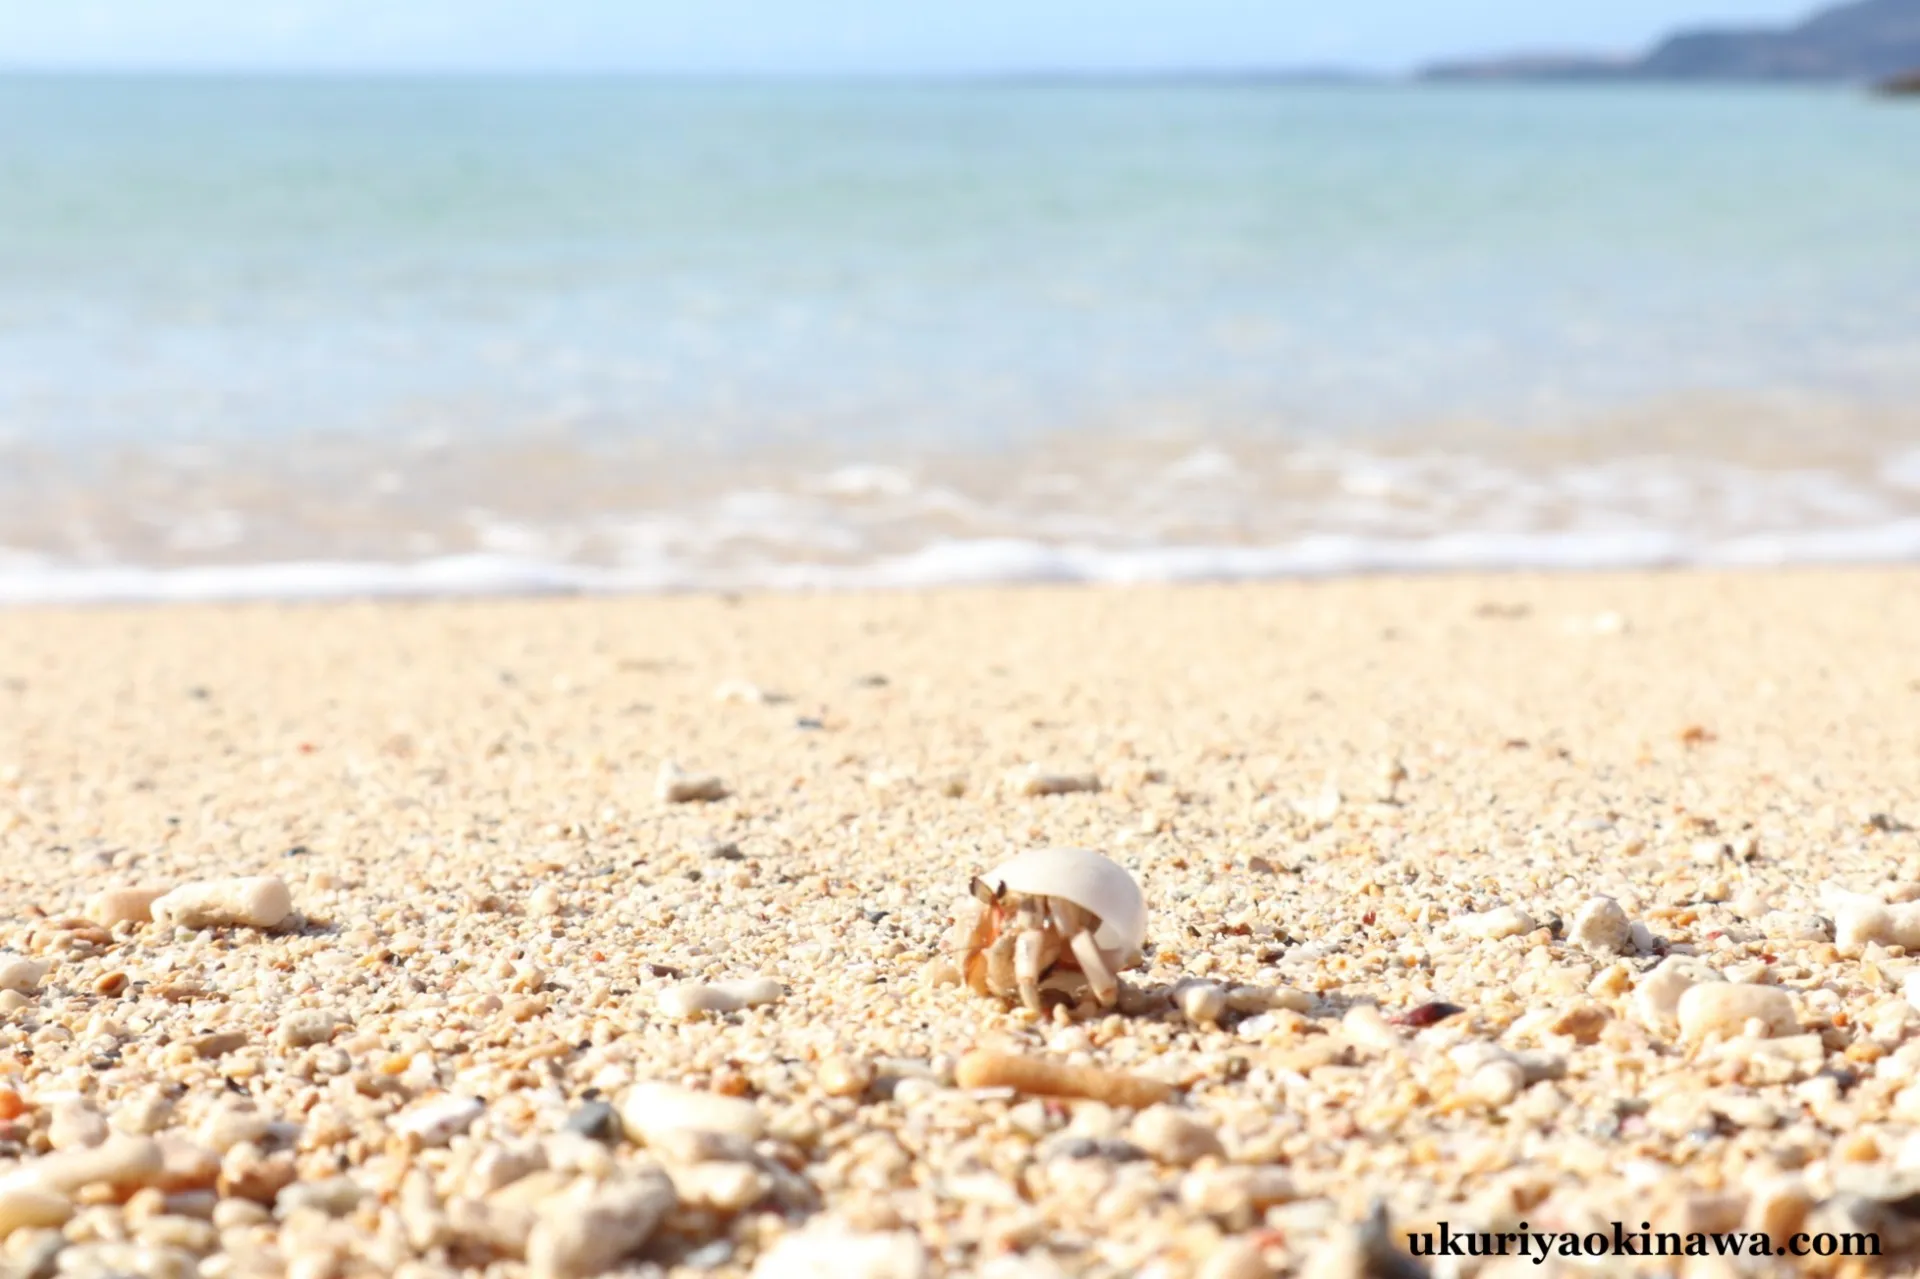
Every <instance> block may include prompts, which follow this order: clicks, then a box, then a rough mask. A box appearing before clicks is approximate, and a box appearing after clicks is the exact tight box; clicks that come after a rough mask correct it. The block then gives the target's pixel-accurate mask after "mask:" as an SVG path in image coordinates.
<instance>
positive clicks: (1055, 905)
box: [948, 848, 1147, 1012]
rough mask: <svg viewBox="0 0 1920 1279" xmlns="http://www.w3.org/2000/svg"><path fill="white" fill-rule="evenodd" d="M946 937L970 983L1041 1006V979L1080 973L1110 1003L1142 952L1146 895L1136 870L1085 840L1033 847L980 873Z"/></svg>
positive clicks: (987, 992) (979, 989) (1116, 998)
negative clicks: (1072, 845)
mask: <svg viewBox="0 0 1920 1279" xmlns="http://www.w3.org/2000/svg"><path fill="white" fill-rule="evenodd" d="M968 889H969V892H970V894H971V895H970V897H969V899H968V900H967V901H966V902H965V903H964V904H963V910H962V914H961V917H960V919H959V921H958V922H957V923H956V924H955V926H954V931H953V933H952V934H950V936H949V941H948V945H949V947H950V949H952V950H953V951H954V952H955V953H956V954H957V955H958V956H959V958H960V961H961V963H960V967H961V971H962V972H963V973H964V974H965V975H966V980H967V985H968V986H970V987H972V988H973V989H974V991H976V992H977V993H979V994H982V995H998V996H999V997H1001V998H1002V999H1011V998H1013V997H1014V996H1015V995H1018V996H1019V998H1020V1002H1021V1003H1023V1004H1025V1005H1026V1006H1027V1007H1028V1008H1031V1009H1033V1010H1034V1011H1035V1012H1039V1011H1041V1003H1040V983H1041V982H1042V981H1045V980H1046V979H1047V978H1048V977H1050V976H1052V975H1053V974H1054V973H1055V972H1056V970H1064V971H1068V972H1072V971H1077V972H1079V973H1080V974H1082V975H1083V976H1084V977H1085V978H1086V984H1087V985H1088V986H1089V987H1090V988H1091V989H1092V991H1093V995H1094V998H1096V999H1098V1000H1099V1001H1100V1003H1101V1005H1102V1006H1104V1007H1108V1008H1111V1007H1113V1006H1114V1004H1115V1003H1117V1002H1118V1001H1119V998H1120V979H1119V977H1118V976H1117V975H1116V974H1118V973H1120V972H1123V971H1125V970H1126V969H1128V968H1132V967H1133V966H1134V965H1136V964H1138V963H1139V962H1140V959H1141V953H1140V952H1141V947H1142V946H1143V945H1145V943H1146V939H1147V902H1146V898H1144V897H1142V896H1141V894H1140V885H1138V884H1137V883H1135V882H1134V879H1133V876H1132V875H1130V874H1128V873H1127V871H1126V870H1125V869H1124V868H1122V867H1121V866H1120V864H1119V863H1117V862H1114V861H1110V860H1108V859H1107V858H1106V857H1103V856H1102V855H1101V854H1099V853H1096V852H1092V851H1091V850H1089V849H1085V848H1036V849H1033V850H1031V851H1029V852H1025V853H1021V854H1020V855H1019V856H1017V857H1015V858H1013V859H1012V860H1011V861H1008V862H1005V863H1003V864H1002V865H1000V866H998V867H996V868H995V869H993V870H991V871H988V872H987V873H986V874H985V875H981V876H979V877H977V878H976V879H974V881H973V882H972V883H971V884H970V885H968Z"/></svg>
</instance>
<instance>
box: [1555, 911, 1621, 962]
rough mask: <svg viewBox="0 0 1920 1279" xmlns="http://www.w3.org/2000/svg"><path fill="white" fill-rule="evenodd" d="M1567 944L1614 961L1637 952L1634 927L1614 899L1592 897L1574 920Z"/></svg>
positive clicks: (1568, 932) (1568, 933)
mask: <svg viewBox="0 0 1920 1279" xmlns="http://www.w3.org/2000/svg"><path fill="white" fill-rule="evenodd" d="M1567 940H1568V941H1569V942H1571V943H1572V944H1574V945H1575V946H1578V947H1580V949H1582V950H1584V951H1586V952H1588V953H1589V954H1593V955H1600V956H1605V957H1611V956H1614V955H1619V954H1624V953H1626V952H1628V951H1631V950H1632V949H1633V925H1632V923H1631V921H1629V920H1628V919H1627V912H1626V911H1624V910H1622V909H1621V908H1620V903H1619V902H1617V901H1615V900H1614V899H1613V898H1611V897H1590V898H1588V899H1587V901H1586V904H1585V905H1583V906H1581V907H1580V909H1579V911H1578V912H1577V913H1575V915H1574V917H1573V925H1572V927H1571V928H1569V929H1568V930H1567Z"/></svg>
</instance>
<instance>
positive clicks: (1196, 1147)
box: [1127, 1106, 1226, 1167]
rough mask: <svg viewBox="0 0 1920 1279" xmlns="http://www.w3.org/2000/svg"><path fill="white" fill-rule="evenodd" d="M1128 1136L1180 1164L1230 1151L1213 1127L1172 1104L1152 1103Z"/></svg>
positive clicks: (1164, 1160)
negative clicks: (1160, 1104)
mask: <svg viewBox="0 0 1920 1279" xmlns="http://www.w3.org/2000/svg"><path fill="white" fill-rule="evenodd" d="M1127 1137H1128V1139H1129V1140H1130V1141H1132V1142H1133V1144H1134V1145H1136V1146H1138V1147H1140V1149H1142V1150H1144V1151H1146V1152H1147V1153H1148V1154H1150V1155H1152V1156H1153V1157H1154V1158H1155V1159H1157V1160H1159V1161H1160V1162H1161V1163H1163V1164H1172V1165H1174V1166H1176V1167H1186V1166H1187V1165H1188V1164H1192V1163H1196V1162H1198V1161H1199V1160H1201V1159H1204V1158H1205V1157H1206V1156H1208V1155H1224V1154H1225V1153H1226V1152H1225V1151H1224V1150H1223V1149H1222V1147H1221V1145H1220V1138H1219V1137H1218V1136H1217V1135H1216V1134H1215V1133H1214V1131H1213V1129H1212V1128H1210V1127H1208V1126H1207V1125H1206V1124H1204V1123H1202V1122H1200V1121H1199V1120H1198V1119H1195V1118H1194V1117H1193V1116H1191V1115H1189V1114H1187V1113H1185V1112H1184V1111H1180V1110H1177V1109H1175V1108H1174V1107H1172V1106H1151V1107H1148V1108H1147V1109H1146V1110H1143V1111H1141V1112H1140V1114H1139V1115H1138V1116H1136V1117H1135V1119H1134V1121H1133V1125H1132V1127H1131V1128H1130V1129H1129V1130H1128V1132H1127Z"/></svg>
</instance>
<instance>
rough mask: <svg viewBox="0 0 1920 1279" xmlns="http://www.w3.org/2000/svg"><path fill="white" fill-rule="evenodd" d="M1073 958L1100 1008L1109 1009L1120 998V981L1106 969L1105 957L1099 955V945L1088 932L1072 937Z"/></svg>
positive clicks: (1109, 969) (1110, 970)
mask: <svg viewBox="0 0 1920 1279" xmlns="http://www.w3.org/2000/svg"><path fill="white" fill-rule="evenodd" d="M1072 945H1073V957H1074V958H1075V959H1077V960H1079V961H1080V971H1081V972H1083V973H1085V974H1086V976H1087V984H1088V985H1089V986H1091V987H1093V997H1094V998H1095V999H1098V1000H1099V1001H1100V1003H1101V1004H1102V1006H1104V1007H1107V1008H1111V1007H1113V1004H1114V1001H1115V1000H1117V999H1118V998H1119V997H1120V979H1119V978H1117V977H1115V976H1114V975H1113V970H1112V969H1111V968H1109V967H1107V957H1106V956H1105V955H1104V954H1102V953H1101V951H1100V945H1099V943H1098V942H1096V941H1094V939H1093V934H1092V933H1090V932H1079V933H1075V934H1074V935H1073V943H1072Z"/></svg>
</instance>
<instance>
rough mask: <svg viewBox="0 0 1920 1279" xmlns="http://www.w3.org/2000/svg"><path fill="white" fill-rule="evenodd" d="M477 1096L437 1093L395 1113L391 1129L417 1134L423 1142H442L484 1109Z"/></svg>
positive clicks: (412, 1134)
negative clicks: (430, 1098) (444, 1095)
mask: <svg viewBox="0 0 1920 1279" xmlns="http://www.w3.org/2000/svg"><path fill="white" fill-rule="evenodd" d="M486 1109H487V1104H486V1103H485V1102H484V1101H481V1100H480V1099H479V1098H478V1097H439V1098H436V1099H435V1100H433V1101H429V1102H424V1103H422V1104H421V1105H418V1106H415V1107H414V1108H413V1109H411V1110H407V1111H404V1112H402V1113H401V1114H399V1115H396V1116H395V1117H394V1119H393V1130H394V1131H395V1132H398V1133H404V1134H407V1135H409V1136H417V1137H418V1138H420V1144H421V1145H423V1146H444V1145H446V1144H447V1143H448V1142H449V1141H451V1140H453V1139H454V1138H455V1137H457V1136H459V1135H460V1134H461V1133H463V1132H465V1131H466V1130H467V1129H469V1128H471V1127H472V1126H473V1121H474V1120H476V1119H478V1118H479V1117H480V1116H481V1115H483V1114H485V1113H486Z"/></svg>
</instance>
